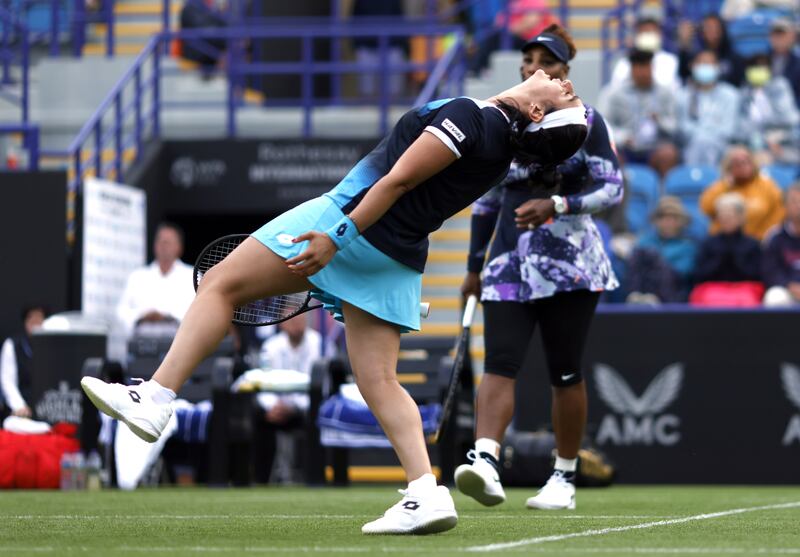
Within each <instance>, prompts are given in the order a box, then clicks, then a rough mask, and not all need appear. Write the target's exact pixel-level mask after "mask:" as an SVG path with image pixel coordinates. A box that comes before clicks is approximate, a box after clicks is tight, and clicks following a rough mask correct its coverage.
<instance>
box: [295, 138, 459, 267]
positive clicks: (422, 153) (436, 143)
mask: <svg viewBox="0 0 800 557" xmlns="http://www.w3.org/2000/svg"><path fill="white" fill-rule="evenodd" d="M456 159H457V156H456V154H455V153H454V152H453V150H452V149H451V148H450V147H448V146H447V145H445V143H443V142H442V140H441V139H440V138H439V137H437V136H436V135H434V134H433V133H429V132H424V133H422V135H421V136H420V137H419V138H417V140H416V141H414V143H412V144H411V145H410V146H409V147H408V149H406V151H405V152H404V153H403V154H402V155H401V156H400V158H399V159H398V160H397V162H396V163H395V164H394V166H393V167H392V169H391V170H390V171H389V173H388V174H386V175H385V176H384V177H383V178H381V179H380V180H378V181H377V182H376V183H375V185H374V186H372V187H371V188H370V190H369V191H368V192H367V194H366V195H365V196H364V199H362V200H361V202H360V203H359V204H358V206H356V208H355V209H353V211H352V212H351V213H350V214H349V215H348V217H345V219H343V222H342V223H341V224H339V225H338V226H337V227H336V229H335V230H334V231H333V234H331V235H329V234H327V233H325V232H316V231H311V232H306V233H305V234H301V235H300V236H298V237H297V238H295V240H294V241H295V242H303V241H306V240H308V241H309V246H308V249H306V250H305V251H304V252H303V253H301V254H300V255H298V256H296V257H292V258H291V259H287V260H286V264H287V265H288V266H289V269H291V270H292V271H293V272H295V273H297V274H299V275H302V276H310V275H313V274H314V273H316V272H318V271H319V270H320V269H322V267H324V266H325V265H326V264H327V263H328V261H330V260H331V258H333V256H334V255H335V254H336V251H337V249H339V248H340V247H343V246H344V245H346V243H344V244H337V243H335V242H336V240H335V239H338V238H341V240H342V241H348V242H349V240H351V239H353V238H354V237H355V236H358V235H359V234H361V233H362V232H364V230H366V229H367V228H369V227H370V226H372V225H373V224H375V222H377V221H378V219H380V218H381V217H382V216H383V215H384V214H385V213H386V211H388V210H389V208H390V207H391V206H392V205H394V204H395V202H397V200H398V199H399V198H400V197H401V196H402V195H403V194H405V193H406V192H409V191H411V190H412V189H414V188H415V187H416V186H418V185H419V184H421V183H422V182H424V181H425V180H427V179H428V178H430V177H432V176H434V175H436V174H437V173H439V172H441V171H442V170H444V169H445V168H447V167H448V166H450V165H451V164H452V163H453V162H455V160H456ZM348 220H349V221H350V222H348ZM353 225H354V228H351V227H353Z"/></svg>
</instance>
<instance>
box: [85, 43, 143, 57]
mask: <svg viewBox="0 0 800 557" xmlns="http://www.w3.org/2000/svg"><path fill="white" fill-rule="evenodd" d="M144 46H145V45H144V43H119V44H115V45H114V54H116V55H123V56H136V55H137V54H139V53H140V52H141V51H142V49H143V48H144ZM83 54H84V56H105V55H106V45H105V43H90V44H87V45H85V46H84V47H83Z"/></svg>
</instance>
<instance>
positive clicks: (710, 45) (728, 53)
mask: <svg viewBox="0 0 800 557" xmlns="http://www.w3.org/2000/svg"><path fill="white" fill-rule="evenodd" d="M697 31H699V32H698V33H696V32H695V24H694V22H692V21H688V20H687V21H682V22H681V23H680V24H679V25H678V59H679V62H680V66H679V70H678V72H679V74H680V77H681V79H682V80H683V81H684V82H686V81H687V80H688V79H689V78H690V77H691V76H692V63H693V61H694V58H695V56H696V55H697V53H698V52H699V51H701V50H710V51H711V52H713V53H714V54H715V56H716V58H717V67H718V69H719V76H718V79H719V80H720V81H725V82H727V83H730V84H731V85H735V86H737V87H738V86H739V84H740V83H741V82H742V77H743V76H742V60H741V59H740V58H739V56H738V55H737V54H736V51H734V49H733V46H732V45H731V41H730V39H729V38H728V31H727V28H726V27H725V22H724V21H723V20H722V18H721V17H719V16H718V15H717V14H714V13H711V14H708V15H706V16H705V17H703V19H702V21H701V22H700V26H699V29H698V30H697Z"/></svg>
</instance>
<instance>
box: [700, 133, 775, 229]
mask: <svg viewBox="0 0 800 557" xmlns="http://www.w3.org/2000/svg"><path fill="white" fill-rule="evenodd" d="M729 192H736V193H738V194H739V195H741V196H742V197H743V198H744V200H745V203H746V204H747V215H746V220H745V225H744V233H745V234H747V235H748V236H752V237H753V238H757V239H759V240H761V239H762V238H763V237H764V234H766V232H767V230H769V229H770V228H772V227H773V226H774V225H776V224H779V223H780V222H782V221H783V215H784V209H783V195H782V194H781V190H780V189H779V188H778V186H777V185H776V184H775V182H774V181H773V180H772V179H771V178H769V177H767V176H764V175H763V174H761V172H760V171H759V168H758V165H757V164H756V162H755V160H754V158H753V154H752V153H751V152H750V150H749V149H747V147H744V146H740V145H737V146H734V147H731V148H730V149H728V153H727V154H726V155H725V158H724V159H723V161H722V178H721V179H720V180H718V181H716V182H714V183H713V184H711V186H709V187H708V188H707V189H706V190H705V191H704V192H703V194H702V195H701V196H700V208H701V209H702V210H703V212H704V213H705V214H707V215H708V216H709V217H710V218H711V229H710V232H711V233H712V234H714V233H715V232H717V229H718V224H717V222H716V217H715V214H714V204H715V202H716V200H717V198H718V197H719V196H720V195H722V194H724V193H729Z"/></svg>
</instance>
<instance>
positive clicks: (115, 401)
mask: <svg viewBox="0 0 800 557" xmlns="http://www.w3.org/2000/svg"><path fill="white" fill-rule="evenodd" d="M81 387H83V391H84V392H85V393H86V396H88V397H89V400H91V401H92V404H94V405H95V406H97V408H98V410H100V411H101V412H103V413H105V414H108V415H109V416H111V417H112V418H114V419H117V420H119V421H121V422H124V423H125V424H126V425H127V426H128V427H129V428H130V430H131V431H132V432H133V433H135V434H136V435H137V437H140V438H142V439H144V440H145V441H147V442H148V443H155V442H156V441H157V440H158V438H159V437H160V436H161V432H162V431H164V428H165V427H167V423H168V422H169V417H170V416H171V415H172V405H171V404H156V403H155V402H153V399H152V398H151V397H150V393H149V392H148V390H147V386H146V385H145V383H139V384H138V385H120V384H119V383H106V382H105V381H101V380H100V379H97V378H95V377H84V378H83V379H81Z"/></svg>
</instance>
